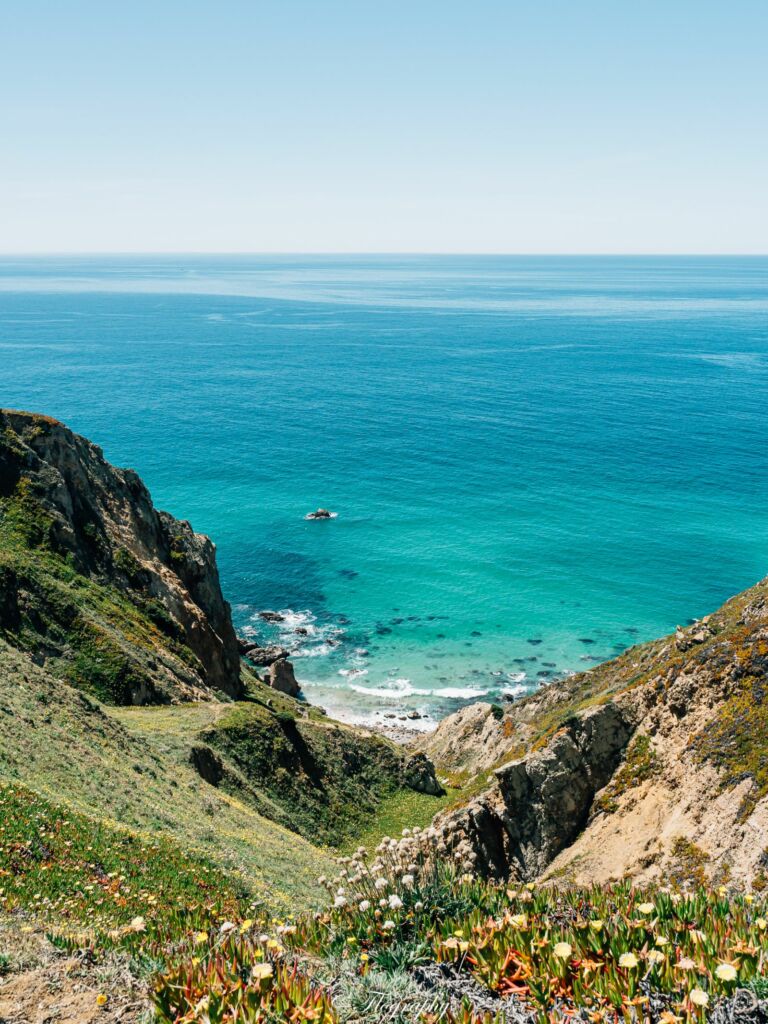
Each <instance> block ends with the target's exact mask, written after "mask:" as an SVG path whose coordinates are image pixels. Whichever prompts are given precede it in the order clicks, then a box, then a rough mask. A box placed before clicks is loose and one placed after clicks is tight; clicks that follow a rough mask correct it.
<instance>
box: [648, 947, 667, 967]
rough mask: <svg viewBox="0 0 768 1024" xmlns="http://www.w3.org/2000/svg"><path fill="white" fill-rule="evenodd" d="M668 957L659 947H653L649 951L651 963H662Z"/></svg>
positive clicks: (649, 961)
mask: <svg viewBox="0 0 768 1024" xmlns="http://www.w3.org/2000/svg"><path fill="white" fill-rule="evenodd" d="M666 959H667V958H666V955H665V954H664V953H662V952H661V951H660V950H658V949H651V950H649V951H648V963H650V964H660V963H663V962H664V961H665V960H666Z"/></svg>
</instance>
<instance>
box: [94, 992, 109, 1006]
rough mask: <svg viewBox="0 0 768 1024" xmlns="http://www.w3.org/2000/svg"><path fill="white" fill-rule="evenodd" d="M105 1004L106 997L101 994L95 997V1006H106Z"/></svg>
mask: <svg viewBox="0 0 768 1024" xmlns="http://www.w3.org/2000/svg"><path fill="white" fill-rule="evenodd" d="M107 1002H108V999H107V996H105V995H104V993H103V992H102V993H100V994H99V995H97V996H96V1005H97V1006H106V1005H107Z"/></svg>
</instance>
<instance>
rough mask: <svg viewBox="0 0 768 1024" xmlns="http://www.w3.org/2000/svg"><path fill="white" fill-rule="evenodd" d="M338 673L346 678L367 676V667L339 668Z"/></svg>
mask: <svg viewBox="0 0 768 1024" xmlns="http://www.w3.org/2000/svg"><path fill="white" fill-rule="evenodd" d="M339 675H340V676H344V677H345V678H346V679H356V678H357V677H358V676H367V675H368V669H367V668H340V669H339Z"/></svg>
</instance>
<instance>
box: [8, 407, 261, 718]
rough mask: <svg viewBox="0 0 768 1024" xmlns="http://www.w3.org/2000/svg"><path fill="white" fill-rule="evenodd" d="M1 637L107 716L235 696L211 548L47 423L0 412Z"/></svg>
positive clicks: (90, 450)
mask: <svg viewBox="0 0 768 1024" xmlns="http://www.w3.org/2000/svg"><path fill="white" fill-rule="evenodd" d="M0 530H2V540H3V544H2V549H3V552H2V560H1V561H0V632H2V633H3V634H4V635H5V637H6V639H8V640H10V642H12V643H15V644H16V645H18V646H20V647H23V648H27V649H30V650H31V651H33V654H34V656H35V658H36V659H37V660H38V661H39V662H50V663H51V664H50V665H49V667H51V668H53V669H54V670H56V671H59V672H60V673H61V674H63V675H65V676H66V677H67V678H68V681H70V682H78V681H80V682H82V685H86V686H87V685H89V684H88V680H89V679H90V680H96V682H95V683H94V684H93V685H94V687H95V688H96V689H97V690H98V691H99V695H100V696H102V697H104V698H105V699H111V700H115V701H117V702H119V703H125V702H131V703H146V702H147V701H153V700H176V699H184V698H185V697H195V696H201V695H205V694H209V693H210V692H211V691H223V692H224V693H227V694H229V695H231V696H238V695H240V693H241V692H242V687H241V682H240V661H239V656H238V650H237V641H236V639H235V634H234V630H233V628H232V622H231V618H230V610H229V605H228V604H227V603H226V601H225V600H224V598H223V596H222V593H221V586H220V584H219V576H218V571H217V568H216V558H215V549H214V546H213V544H212V543H211V541H210V540H209V539H208V538H207V537H204V536H203V535H201V534H198V533H195V532H194V531H193V530H192V528H191V526H190V525H189V523H187V522H183V521H180V520H177V519H174V518H173V517H172V516H170V515H168V514H167V513H166V512H160V511H158V510H156V509H155V507H154V505H153V504H152V499H151V497H150V495H149V492H148V491H147V489H146V487H145V486H144V484H143V483H142V482H141V480H140V479H139V477H138V476H137V474H136V473H135V472H134V471H133V470H130V469H117V468H116V467H114V466H112V465H110V464H109V463H108V462H107V461H106V460H105V459H104V456H103V454H102V452H101V449H100V448H98V447H97V446H96V445H94V444H91V442H89V441H87V440H86V439H85V438H82V437H79V436H78V435H77V434H74V433H73V432H72V431H71V430H69V429H68V428H67V427H65V426H63V425H62V424H61V423H58V422H56V421H55V420H52V419H49V418H48V417H43V416H36V415H33V414H30V413H23V412H13V411H9V410H2V411H0Z"/></svg>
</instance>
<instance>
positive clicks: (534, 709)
mask: <svg viewBox="0 0 768 1024" xmlns="http://www.w3.org/2000/svg"><path fill="white" fill-rule="evenodd" d="M473 737H474V742H473ZM480 738H482V741H483V742H482V744H481V745H479V744H478V742H477V741H478V740H479V739H480ZM426 749H427V751H428V753H429V755H430V756H431V757H432V758H433V759H434V760H435V761H436V762H437V764H438V768H439V769H442V770H443V771H446V770H448V771H449V773H450V772H453V773H459V774H460V775H462V777H463V781H464V784H465V785H466V784H467V776H468V775H470V776H471V774H472V772H473V771H474V772H476V773H478V774H477V775H476V776H475V780H474V787H473V788H475V789H478V788H479V789H481V792H480V793H479V794H478V795H477V796H475V797H473V798H471V799H468V800H467V802H466V803H465V804H464V805H463V806H460V807H458V808H456V809H455V810H453V811H451V812H449V813H447V814H444V815H443V816H442V817H441V818H440V819H438V822H437V827H438V829H439V831H440V832H441V833H442V837H443V839H444V840H445V842H446V844H447V846H448V847H449V848H450V849H451V850H453V851H454V853H455V854H457V855H458V856H459V858H460V859H463V860H465V861H466V862H467V863H471V864H472V865H473V866H474V867H475V868H476V869H477V870H479V871H481V872H482V873H484V874H488V875H492V876H496V877H512V878H518V879H521V880H530V879H534V878H538V877H541V876H544V877H546V878H551V879H556V878H566V879H568V880H569V881H574V882H577V883H579V884H592V883H593V882H603V881H608V880H611V879H616V878H620V877H623V876H624V875H631V876H632V877H634V878H636V879H639V880H647V881H651V880H654V881H663V880H665V879H667V880H670V881H673V880H676V879H677V880H680V881H682V880H690V879H694V880H695V879H696V878H699V879H701V880H703V879H705V878H706V879H708V880H712V881H716V882H717V881H726V880H728V879H734V880H736V881H738V882H741V883H750V884H755V885H758V886H760V885H764V884H766V883H768V580H764V581H763V582H762V583H759V584H757V586H755V587H753V588H751V589H750V590H748V591H745V592H744V593H743V594H740V595H738V596H737V597H735V598H733V599H732V600H731V601H729V602H728V603H727V604H726V605H724V606H723V608H721V609H720V610H719V611H718V612H716V613H715V614H713V615H711V616H708V617H707V618H706V619H704V620H701V621H700V622H698V623H696V624H694V625H693V626H692V627H690V628H687V629H680V628H678V629H677V631H676V632H675V634H674V635H672V636H670V637H666V638H664V639H662V640H658V641H654V642H653V643H650V644H643V645H639V646H637V647H634V648H632V649H630V650H629V651H627V652H626V653H625V654H624V655H622V656H621V657H620V658H617V659H615V660H614V661H612V662H607V663H606V664H604V665H601V666H599V667H598V668H596V669H594V670H592V671H591V672H587V673H582V674H580V675H578V676H574V677H572V678H571V679H568V680H564V681H562V682H560V683H553V684H551V685H549V686H547V687H544V688H542V690H541V691H539V692H538V693H536V694H534V695H532V696H531V697H528V698H525V699H523V700H521V701H519V702H516V703H515V704H512V705H511V706H510V707H509V708H508V710H507V711H506V713H505V715H504V716H503V717H502V718H500V719H499V718H498V717H497V716H493V715H492V714H491V708H490V707H488V706H487V705H486V706H485V713H483V710H482V709H480V708H477V707H476V708H475V709H473V710H472V712H471V714H470V713H466V712H462V713H460V715H459V716H456V718H455V720H451V719H447V720H446V721H445V722H444V723H442V724H441V726H440V728H439V729H438V730H437V731H436V733H435V734H434V735H433V736H432V737H430V738H429V740H428V741H427V743H426ZM467 750H470V751H472V754H471V755H468V754H467V753H466V751H467ZM488 769H490V771H489V772H488ZM484 772H488V774H487V775H484ZM484 778H485V780H486V785H485V787H484V788H483V786H482V785H478V784H477V782H478V780H480V782H481V783H482V780H483V779H484ZM469 785H473V783H472V780H471V778H470V782H469Z"/></svg>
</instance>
